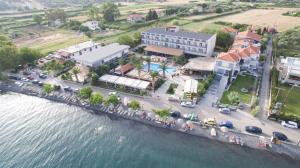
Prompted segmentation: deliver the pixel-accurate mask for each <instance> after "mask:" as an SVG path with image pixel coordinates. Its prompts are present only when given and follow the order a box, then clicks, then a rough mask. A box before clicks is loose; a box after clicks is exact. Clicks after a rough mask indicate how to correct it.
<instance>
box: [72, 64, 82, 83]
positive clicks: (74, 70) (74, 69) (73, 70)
mask: <svg viewBox="0 0 300 168" xmlns="http://www.w3.org/2000/svg"><path fill="white" fill-rule="evenodd" d="M72 73H73V74H74V75H75V78H76V82H78V74H79V73H80V69H79V68H78V67H74V68H73V69H72Z"/></svg>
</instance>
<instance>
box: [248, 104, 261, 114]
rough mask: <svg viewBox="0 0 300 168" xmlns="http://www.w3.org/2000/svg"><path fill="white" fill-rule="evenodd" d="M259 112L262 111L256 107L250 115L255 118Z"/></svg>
mask: <svg viewBox="0 0 300 168" xmlns="http://www.w3.org/2000/svg"><path fill="white" fill-rule="evenodd" d="M259 111H260V107H259V106H255V108H253V109H252V110H251V112H250V113H251V115H252V116H253V117H255V116H256V115H257V113H258V112H259Z"/></svg>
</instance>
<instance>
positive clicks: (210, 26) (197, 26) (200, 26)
mask: <svg viewBox="0 0 300 168" xmlns="http://www.w3.org/2000/svg"><path fill="white" fill-rule="evenodd" d="M225 27H227V26H223V25H218V24H215V23H213V22H211V21H201V22H191V23H189V24H185V25H183V26H182V28H183V29H186V30H190V31H195V32H202V31H204V30H210V31H218V30H220V29H223V28H225Z"/></svg>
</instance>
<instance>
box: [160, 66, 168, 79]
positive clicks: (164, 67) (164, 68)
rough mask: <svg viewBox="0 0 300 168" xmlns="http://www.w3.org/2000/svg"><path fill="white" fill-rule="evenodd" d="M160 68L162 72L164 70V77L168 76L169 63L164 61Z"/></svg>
mask: <svg viewBox="0 0 300 168" xmlns="http://www.w3.org/2000/svg"><path fill="white" fill-rule="evenodd" d="M160 69H161V70H162V72H163V77H164V78H165V77H166V70H167V64H166V63H162V64H161V65H160Z"/></svg>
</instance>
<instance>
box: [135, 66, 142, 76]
mask: <svg viewBox="0 0 300 168" xmlns="http://www.w3.org/2000/svg"><path fill="white" fill-rule="evenodd" d="M135 68H136V70H137V71H138V76H139V79H141V71H142V69H143V66H142V64H141V63H137V64H135Z"/></svg>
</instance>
